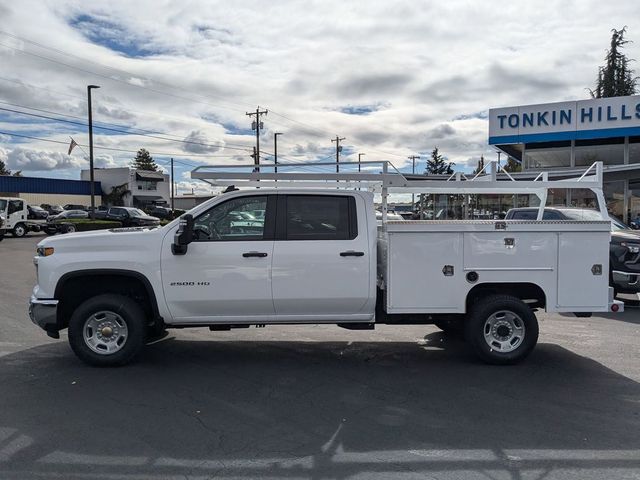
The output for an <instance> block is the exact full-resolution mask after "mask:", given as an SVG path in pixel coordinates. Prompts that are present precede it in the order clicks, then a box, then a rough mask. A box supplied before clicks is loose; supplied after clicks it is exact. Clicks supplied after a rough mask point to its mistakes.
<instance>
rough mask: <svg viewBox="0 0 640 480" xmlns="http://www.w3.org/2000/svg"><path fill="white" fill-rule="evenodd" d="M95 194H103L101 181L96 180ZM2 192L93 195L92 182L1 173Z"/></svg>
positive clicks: (0, 185) (0, 190)
mask: <svg viewBox="0 0 640 480" xmlns="http://www.w3.org/2000/svg"><path fill="white" fill-rule="evenodd" d="M94 185H95V194H96V195H102V187H101V185H100V182H94ZM0 192H2V193H49V194H61V195H91V182H90V181H87V180H66V179H61V178H40V177H10V176H4V175H0Z"/></svg>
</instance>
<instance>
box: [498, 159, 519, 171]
mask: <svg viewBox="0 0 640 480" xmlns="http://www.w3.org/2000/svg"><path fill="white" fill-rule="evenodd" d="M502 168H503V169H504V170H505V171H507V172H509V173H513V172H521V171H522V165H521V164H520V163H518V162H516V161H515V160H514V159H513V158H511V157H507V164H506V165H505V166H504V167H502Z"/></svg>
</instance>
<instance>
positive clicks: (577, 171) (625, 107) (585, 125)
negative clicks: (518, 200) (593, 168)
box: [489, 95, 640, 222]
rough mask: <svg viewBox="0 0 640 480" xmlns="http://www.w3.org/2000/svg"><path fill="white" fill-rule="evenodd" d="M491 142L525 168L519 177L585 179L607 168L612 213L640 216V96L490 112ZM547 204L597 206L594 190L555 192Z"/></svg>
mask: <svg viewBox="0 0 640 480" xmlns="http://www.w3.org/2000/svg"><path fill="white" fill-rule="evenodd" d="M489 144H490V145H492V146H494V147H495V148H496V149H497V150H498V151H499V152H500V153H502V154H503V155H504V154H506V155H507V156H508V157H511V158H513V159H515V160H516V161H517V162H518V163H520V164H521V165H522V173H520V174H518V177H521V178H522V177H525V178H526V177H529V176H536V175H537V174H539V173H540V172H542V171H545V172H548V174H549V178H550V179H560V178H565V177H569V176H576V175H578V176H579V175H581V174H582V173H584V172H585V170H586V169H587V168H588V167H589V166H590V165H591V164H593V163H594V162H598V161H601V162H603V164H604V194H605V198H606V201H607V208H608V210H609V211H610V213H611V214H613V215H615V216H617V217H618V218H620V219H622V220H623V221H625V222H628V221H629V220H630V219H633V218H636V216H638V215H640V95H639V96H629V97H612V98H601V99H592V100H580V101H571V102H557V103H547V104H540V105H524V106H515V107H506V108H495V109H491V110H489ZM548 204H552V205H569V206H577V207H593V206H595V199H594V198H593V194H592V192H590V191H588V190H585V191H576V190H573V191H570V190H566V191H565V190H556V191H552V192H550V198H549V201H548Z"/></svg>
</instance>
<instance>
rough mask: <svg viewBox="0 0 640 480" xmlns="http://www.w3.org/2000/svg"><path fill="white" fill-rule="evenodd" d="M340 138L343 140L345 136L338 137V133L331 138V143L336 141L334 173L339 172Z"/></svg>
mask: <svg viewBox="0 0 640 480" xmlns="http://www.w3.org/2000/svg"><path fill="white" fill-rule="evenodd" d="M342 140H345V138H344V137H342V138H340V137H339V136H338V135H336V138H334V139H332V140H331V143H333V142H336V173H340V152H341V151H342V147H341V146H340V142H341V141H342Z"/></svg>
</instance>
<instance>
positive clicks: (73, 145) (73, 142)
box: [67, 137, 78, 155]
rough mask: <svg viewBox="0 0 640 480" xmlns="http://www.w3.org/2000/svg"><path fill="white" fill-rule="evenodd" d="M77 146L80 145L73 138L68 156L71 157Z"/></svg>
mask: <svg viewBox="0 0 640 480" xmlns="http://www.w3.org/2000/svg"><path fill="white" fill-rule="evenodd" d="M69 138H71V137H69ZM77 145H78V143H77V142H76V141H75V140H74V139H73V138H71V143H70V144H69V153H67V155H71V152H72V151H73V149H74V147H76V146H77Z"/></svg>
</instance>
